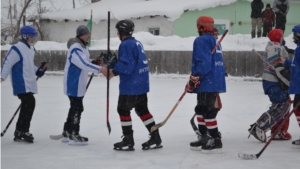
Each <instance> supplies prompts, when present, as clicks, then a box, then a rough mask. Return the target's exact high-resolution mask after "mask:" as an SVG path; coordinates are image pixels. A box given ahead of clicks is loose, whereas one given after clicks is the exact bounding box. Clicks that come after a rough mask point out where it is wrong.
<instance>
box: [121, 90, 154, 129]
mask: <svg viewBox="0 0 300 169" xmlns="http://www.w3.org/2000/svg"><path fill="white" fill-rule="evenodd" d="M133 108H135V112H136V114H137V115H138V116H139V117H140V119H141V120H142V121H143V123H144V124H145V126H146V128H147V129H148V131H149V132H150V130H151V127H152V126H154V125H155V122H154V119H153V117H152V115H151V113H150V112H149V109H148V97H147V94H142V95H119V100H118V113H119V116H120V120H121V125H122V131H123V134H124V135H128V134H131V133H132V124H131V123H132V121H131V116H130V114H131V113H130V111H131V109H133Z"/></svg>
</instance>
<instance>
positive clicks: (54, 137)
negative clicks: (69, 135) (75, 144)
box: [50, 73, 94, 140]
mask: <svg viewBox="0 0 300 169" xmlns="http://www.w3.org/2000/svg"><path fill="white" fill-rule="evenodd" d="M93 77H94V73H92V75H91V77H90V79H89V81H88V83H87V85H86V90H87V89H88V88H89V86H90V83H91V81H92V79H93ZM62 137H63V135H62V134H58V135H50V138H51V139H53V140H59V139H61V138H62Z"/></svg>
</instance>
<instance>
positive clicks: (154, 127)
mask: <svg viewBox="0 0 300 169" xmlns="http://www.w3.org/2000/svg"><path fill="white" fill-rule="evenodd" d="M227 32H228V29H226V30H225V32H224V33H223V35H222V37H221V38H220V40H219V41H218V43H217V44H216V45H215V47H214V48H213V49H212V51H211V54H213V53H214V52H215V50H216V49H217V47H218V46H219V45H220V43H221V42H222V40H223V39H224V37H225V35H226V34H227ZM186 92H187V91H186V90H184V92H183V93H182V95H181V96H180V98H179V100H178V101H177V103H176V104H175V106H174V107H173V109H172V110H171V112H170V113H169V114H168V116H167V118H166V119H165V120H164V121H162V122H160V123H158V124H156V125H154V126H152V127H151V133H152V132H153V131H155V130H157V129H158V128H160V127H162V126H163V125H165V124H166V122H167V121H168V119H169V118H170V116H171V115H172V114H173V112H174V110H175V109H176V107H177V106H178V105H179V103H180V102H181V100H182V98H183V97H184V95H185V94H186Z"/></svg>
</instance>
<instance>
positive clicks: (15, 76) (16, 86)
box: [11, 46, 26, 95]
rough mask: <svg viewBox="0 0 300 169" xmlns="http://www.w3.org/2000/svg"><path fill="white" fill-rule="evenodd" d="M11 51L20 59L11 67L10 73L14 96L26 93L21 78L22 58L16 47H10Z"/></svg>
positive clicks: (22, 78) (22, 77) (23, 81)
mask: <svg viewBox="0 0 300 169" xmlns="http://www.w3.org/2000/svg"><path fill="white" fill-rule="evenodd" d="M11 49H13V50H15V51H16V52H17V53H18V55H19V57H20V61H19V62H18V63H16V64H15V65H14V66H13V67H12V72H11V74H12V76H11V77H12V82H13V92H14V95H17V94H20V93H26V86H25V80H24V76H23V56H22V54H21V52H20V51H19V49H18V48H17V47H15V46H12V47H11Z"/></svg>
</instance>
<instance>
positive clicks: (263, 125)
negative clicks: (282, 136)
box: [256, 101, 290, 132]
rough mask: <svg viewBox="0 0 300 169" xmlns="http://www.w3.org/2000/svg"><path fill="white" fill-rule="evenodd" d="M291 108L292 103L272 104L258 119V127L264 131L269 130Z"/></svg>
mask: <svg viewBox="0 0 300 169" xmlns="http://www.w3.org/2000/svg"><path fill="white" fill-rule="evenodd" d="M289 110H290V103H289V102H288V101H287V102H284V103H281V104H272V106H271V107H270V109H269V110H268V111H267V112H265V113H263V114H262V115H261V116H260V118H259V119H258V120H257V122H256V123H257V127H258V128H259V129H261V130H263V131H264V132H267V131H269V130H270V129H271V128H272V127H273V126H274V125H275V124H276V123H277V122H278V121H280V120H281V119H283V118H284V117H285V115H286V114H287V113H288V112H289Z"/></svg>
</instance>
